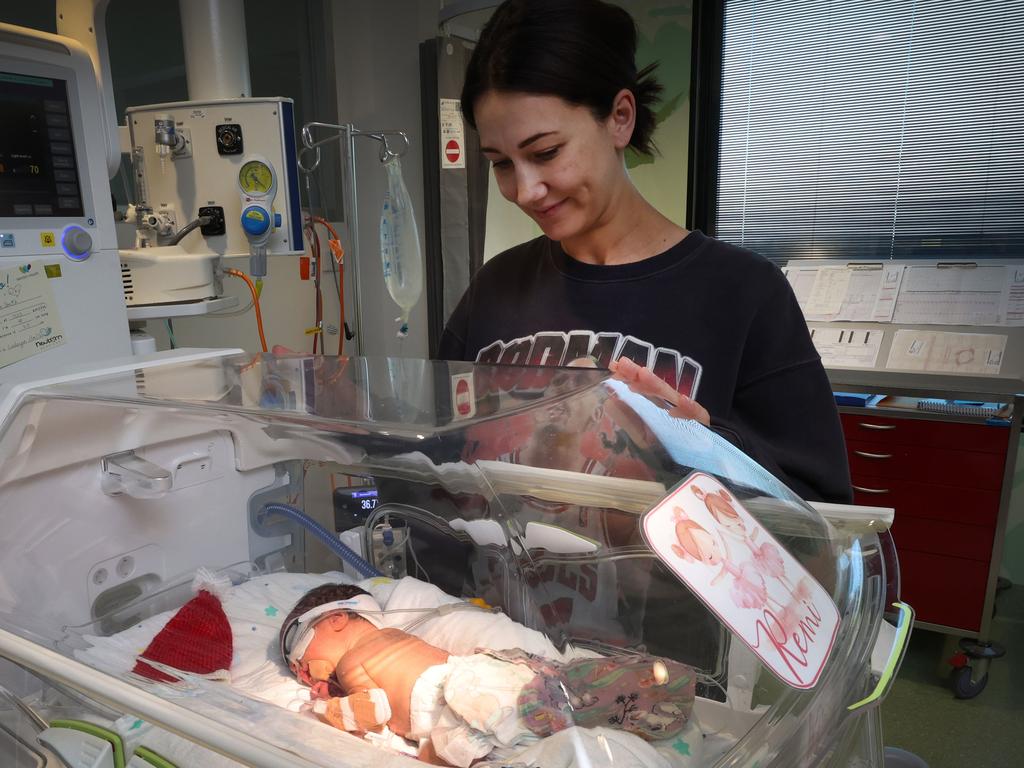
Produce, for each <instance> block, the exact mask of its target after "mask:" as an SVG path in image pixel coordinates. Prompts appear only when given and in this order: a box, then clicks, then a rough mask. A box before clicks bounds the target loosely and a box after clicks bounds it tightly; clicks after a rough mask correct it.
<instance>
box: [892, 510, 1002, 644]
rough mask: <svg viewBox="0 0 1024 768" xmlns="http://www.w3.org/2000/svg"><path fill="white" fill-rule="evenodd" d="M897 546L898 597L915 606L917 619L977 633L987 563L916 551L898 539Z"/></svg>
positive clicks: (986, 577) (983, 602) (986, 579)
mask: <svg viewBox="0 0 1024 768" xmlns="http://www.w3.org/2000/svg"><path fill="white" fill-rule="evenodd" d="M897 514H898V513H897ZM896 549H897V551H898V552H899V557H900V582H901V588H902V593H903V594H902V595H901V597H902V598H903V599H904V600H906V601H907V602H908V603H910V604H911V605H912V606H913V607H914V611H915V612H916V613H917V620H918V621H924V622H928V623H929V624H938V625H942V626H948V627H957V628H960V629H966V630H970V631H971V632H978V631H979V626H980V622H981V613H982V610H983V609H984V604H985V587H986V582H987V581H988V563H981V562H978V561H976V560H963V559H960V558H954V557H943V556H942V555H933V554H931V553H929V552H917V551H915V550H912V549H907V548H906V547H904V546H902V545H901V544H900V540H899V539H896Z"/></svg>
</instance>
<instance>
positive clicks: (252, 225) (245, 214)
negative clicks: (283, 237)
mask: <svg viewBox="0 0 1024 768" xmlns="http://www.w3.org/2000/svg"><path fill="white" fill-rule="evenodd" d="M242 229H243V230H245V234H247V235H250V236H252V237H259V236H260V235H263V234H266V232H267V230H268V229H270V212H269V211H267V209H266V208H264V207H263V206H261V205H250V206H249V207H248V208H246V209H244V210H243V211H242Z"/></svg>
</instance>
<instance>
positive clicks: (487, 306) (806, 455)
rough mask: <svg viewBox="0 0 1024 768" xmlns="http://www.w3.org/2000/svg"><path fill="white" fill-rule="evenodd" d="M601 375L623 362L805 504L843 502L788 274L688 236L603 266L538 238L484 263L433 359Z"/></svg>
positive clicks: (839, 469)
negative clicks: (659, 383) (592, 370)
mask: <svg viewBox="0 0 1024 768" xmlns="http://www.w3.org/2000/svg"><path fill="white" fill-rule="evenodd" d="M587 355H591V356H593V357H595V358H596V359H597V361H598V365H599V366H602V367H603V366H605V365H607V363H608V362H609V361H610V360H612V359H618V358H620V357H628V358H630V359H631V360H633V361H634V362H636V363H638V364H640V365H643V366H647V367H650V368H652V369H653V370H654V371H655V373H657V374H658V375H659V376H661V378H663V379H665V380H667V381H669V382H670V383H672V384H673V386H675V387H676V389H677V390H679V391H680V392H682V393H683V394H686V395H689V396H691V397H693V398H694V399H696V400H697V401H698V402H699V403H700V404H701V405H703V406H704V407H705V408H706V409H707V410H708V412H709V413H710V414H711V426H712V429H713V430H715V431H716V432H717V433H718V434H720V435H722V436H723V437H725V438H726V439H728V440H729V441H730V442H732V443H733V444H734V445H736V446H737V447H738V448H740V449H741V450H742V451H744V452H745V453H746V454H747V455H748V456H750V457H751V458H752V459H754V460H755V461H757V462H758V463H759V464H761V465H762V466H764V467H765V468H766V469H768V470H769V471H771V472H772V473H773V474H775V475H776V476H777V477H778V478H779V479H781V480H782V481H783V482H784V483H786V484H787V485H788V486H789V487H790V488H792V489H793V491H795V492H796V493H797V494H798V495H800V496H801V497H802V498H804V499H808V500H825V501H834V502H844V503H848V502H850V501H851V499H852V491H851V487H850V473H849V468H848V466H847V461H846V450H845V447H844V443H843V434H842V428H841V425H840V422H839V414H838V412H837V410H836V406H835V401H834V399H833V397H832V391H831V389H830V387H829V382H828V378H827V377H826V375H825V370H824V368H823V367H822V365H821V359H820V357H819V356H818V353H817V351H816V350H815V349H814V345H813V343H812V342H811V338H810V334H809V332H808V330H807V325H806V323H805V322H804V318H803V314H802V313H801V311H800V307H799V305H798V304H797V301H796V297H795V296H794V295H793V291H792V289H791V288H790V286H789V283H788V282H787V281H786V278H785V276H784V275H783V274H782V272H781V271H780V270H779V269H778V267H776V266H775V265H774V264H772V263H771V262H769V261H768V260H767V259H764V258H763V257H761V256H758V255H757V254H755V253H752V252H750V251H747V250H744V249H742V248H737V247H735V246H732V245H728V244H726V243H722V242H720V241H718V240H714V239H712V238H709V237H706V236H704V235H703V234H701V233H700V232H691V233H690V234H689V235H688V236H687V237H686V238H685V239H684V240H683V241H682V242H681V243H679V244H678V245H676V246H674V247H673V248H671V249H669V250H668V251H666V252H664V253H662V254H659V255H657V256H653V257H651V258H649V259H644V260H643V261H638V262H634V263H631V264H621V265H613V266H600V265H595V264H585V263H583V262H580V261H577V260H575V259H573V258H571V257H570V256H568V255H567V254H566V253H565V252H564V251H563V250H562V249H561V247H560V246H559V244H558V243H556V242H554V241H552V240H549V239H548V238H546V237H539V238H537V239H536V240H531V241H530V242H527V243H523V244H522V245H519V246H516V247H515V248H512V249H510V250H508V251H505V252H504V253H502V254H500V255H498V256H496V257H495V258H493V259H492V260H490V261H489V262H487V263H486V264H485V265H484V266H483V268H482V269H481V270H480V271H479V273H478V274H477V275H476V277H475V278H474V279H473V282H472V284H471V285H470V287H469V289H468V290H467V291H466V293H465V295H464V296H463V297H462V300H461V301H460V302H459V305H458V307H457V308H456V309H455V312H454V313H453V314H452V317H451V319H450V320H449V322H448V325H447V327H446V328H445V331H444V335H443V336H442V339H441V345H440V350H439V356H440V357H441V358H443V359H447V360H470V361H473V360H476V361H479V362H491V363H502V364H520V365H523V364H527V365H565V364H567V363H569V362H570V361H571V360H573V359H576V358H579V357H584V356H587Z"/></svg>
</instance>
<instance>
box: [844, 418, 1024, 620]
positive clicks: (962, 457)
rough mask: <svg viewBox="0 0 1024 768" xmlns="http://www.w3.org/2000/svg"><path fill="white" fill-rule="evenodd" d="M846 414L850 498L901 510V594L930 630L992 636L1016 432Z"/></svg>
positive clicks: (897, 537)
mask: <svg viewBox="0 0 1024 768" xmlns="http://www.w3.org/2000/svg"><path fill="white" fill-rule="evenodd" d="M840 415H841V418H842V422H843V431H844V433H845V436H846V451H847V456H848V458H849V461H850V477H851V480H852V481H853V488H854V501H855V502H856V503H857V504H865V505H868V506H883V507H893V508H894V509H895V510H896V517H895V522H894V524H893V527H892V535H893V541H894V542H895V543H896V552H897V554H898V556H899V559H900V581H901V597H902V598H903V599H905V600H906V601H907V602H908V603H910V604H911V605H912V606H913V607H914V610H915V611H916V612H917V620H918V621H920V622H923V623H924V624H926V625H932V627H933V628H937V629H944V630H952V631H960V632H963V633H965V634H972V633H973V634H975V635H977V634H981V633H985V632H987V629H988V624H989V622H988V620H987V617H986V615H985V611H986V607H985V606H986V597H987V591H988V590H989V589H990V588H991V587H990V577H991V573H992V568H993V563H992V556H993V548H994V545H995V544H996V541H995V537H996V536H997V534H999V533H1000V531H999V519H1000V514H999V513H1000V504H1001V502H1002V496H1003V482H1004V478H1005V473H1006V462H1007V451H1008V449H1009V447H1010V443H1009V441H1010V437H1011V434H1012V433H1013V431H1012V430H1010V429H1007V428H1005V427H998V426H989V425H986V424H981V423H965V422H963V421H950V420H944V419H946V418H948V417H942V416H939V415H935V416H928V417H925V418H920V417H911V416H906V417H902V416H900V415H896V414H893V413H892V411H888V412H886V414H885V415H881V414H877V415H876V414H875V413H872V412H871V409H856V411H853V412H850V411H845V412H843V413H841V414H840ZM996 567H998V564H996Z"/></svg>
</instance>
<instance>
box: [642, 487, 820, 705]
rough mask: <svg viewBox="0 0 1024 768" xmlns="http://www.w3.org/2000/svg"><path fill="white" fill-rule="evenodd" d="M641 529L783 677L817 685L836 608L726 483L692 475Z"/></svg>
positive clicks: (796, 684)
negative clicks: (727, 487)
mask: <svg viewBox="0 0 1024 768" xmlns="http://www.w3.org/2000/svg"><path fill="white" fill-rule="evenodd" d="M641 530H642V531H643V534H644V538H645V539H646V541H647V544H648V546H650V548H651V550H652V551H654V552H655V554H657V555H658V557H659V558H661V560H662V562H664V563H665V564H666V565H667V566H668V567H669V568H670V569H671V570H672V571H673V573H675V574H676V576H677V577H678V578H679V579H680V580H681V581H682V582H683V583H684V584H686V585H687V586H688V587H689V588H690V589H691V590H692V591H693V593H694V594H696V595H697V596H698V597H699V598H700V599H701V600H702V601H703V602H704V603H706V604H707V606H708V607H709V608H710V609H711V611H712V612H713V613H714V614H715V615H716V616H717V617H718V618H719V619H720V620H721V621H722V623H723V624H725V625H726V626H727V627H728V628H729V629H730V630H732V632H733V634H734V635H736V636H737V637H738V638H739V639H740V640H742V641H743V642H744V643H745V644H746V645H747V646H748V647H749V648H750V650H752V651H753V652H754V653H755V654H756V655H757V656H758V658H760V659H761V661H763V662H764V663H765V665H766V666H767V667H768V668H769V669H771V670H772V671H773V672H774V673H775V674H776V675H777V676H778V677H779V679H780V680H782V681H783V682H785V683H786V684H787V685H790V686H792V687H794V688H813V687H814V685H815V684H816V683H817V682H818V678H819V677H820V675H821V670H822V668H823V667H824V666H825V661H826V659H828V655H829V652H830V651H831V650H832V644H833V643H834V642H835V637H836V633H837V631H838V629H839V611H838V610H837V608H836V606H835V603H834V602H833V601H832V598H831V596H830V595H829V594H828V592H826V591H825V589H824V588H823V587H822V586H821V585H820V584H819V583H818V582H817V581H816V580H815V579H814V577H812V576H811V575H810V574H809V573H808V572H807V570H806V569H805V568H804V567H803V566H802V565H801V564H800V563H798V562H797V561H796V559H795V558H794V557H793V556H792V555H790V554H789V552H788V551H787V550H786V549H785V548H784V547H783V546H782V545H781V544H779V543H778V542H777V541H776V540H775V539H774V538H773V537H772V536H771V534H770V533H768V531H766V530H765V529H764V527H763V526H762V525H761V524H760V523H758V522H757V520H755V519H754V518H753V517H752V516H751V515H750V513H749V512H748V511H747V510H746V509H745V508H744V507H743V505H742V504H741V503H740V502H739V501H738V500H737V499H736V497H735V496H733V495H732V493H731V492H730V491H729V490H727V489H726V488H725V486H724V485H722V484H721V483H720V482H719V481H718V480H716V479H715V478H714V477H711V476H710V475H706V474H703V473H701V472H695V473H693V474H692V475H690V476H689V477H688V478H687V479H686V481H685V482H684V483H683V484H682V485H680V486H679V487H678V488H676V489H675V490H674V491H673V492H672V493H671V494H670V495H669V496H667V497H666V498H665V499H664V500H662V502H661V503H660V504H658V506H656V507H655V508H654V509H652V510H651V511H650V512H648V513H647V514H646V515H645V516H644V519H643V522H642V524H641Z"/></svg>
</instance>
